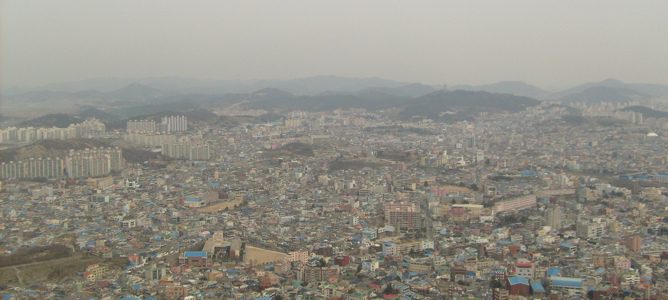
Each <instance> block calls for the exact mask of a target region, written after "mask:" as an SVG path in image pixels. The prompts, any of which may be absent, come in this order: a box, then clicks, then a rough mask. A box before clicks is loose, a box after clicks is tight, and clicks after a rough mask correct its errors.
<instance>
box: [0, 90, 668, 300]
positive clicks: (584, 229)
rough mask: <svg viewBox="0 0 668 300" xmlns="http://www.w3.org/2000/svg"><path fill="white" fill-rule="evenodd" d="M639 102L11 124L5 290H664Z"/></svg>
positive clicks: (667, 286) (86, 293)
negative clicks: (404, 116)
mask: <svg viewBox="0 0 668 300" xmlns="http://www.w3.org/2000/svg"><path fill="white" fill-rule="evenodd" d="M630 104H633V103H625V104H624V105H622V104H619V105H616V106H610V105H607V104H599V105H589V106H584V107H580V109H581V111H582V113H581V114H580V115H579V117H578V118H580V119H582V120H579V119H578V120H574V119H577V118H576V117H575V116H574V113H573V111H574V110H576V109H575V108H573V107H571V106H567V105H562V104H555V103H550V102H545V103H541V104H539V105H536V106H532V107H529V108H527V109H525V110H521V111H518V112H498V113H480V114H479V115H478V116H476V118H475V119H474V120H465V121H459V122H439V121H433V120H430V119H425V118H420V119H413V120H397V119H392V118H388V117H386V116H385V115H383V114H382V112H381V113H376V112H373V111H366V110H364V109H337V110H333V111H323V112H314V111H310V112H307V111H291V112H289V113H286V114H284V115H277V116H274V120H272V121H263V122H256V121H249V122H239V123H238V124H237V125H234V126H229V125H225V126H218V125H215V124H213V123H210V122H202V121H201V120H196V119H194V118H193V117H191V118H187V117H186V115H187V114H190V115H193V114H192V112H187V113H185V114H182V115H161V114H158V115H155V116H153V117H152V118H147V119H143V120H134V119H132V120H128V121H127V123H126V130H119V129H113V130H107V129H106V128H105V125H104V124H103V123H102V122H101V121H100V120H98V119H94V118H91V119H87V120H85V121H84V122H83V123H80V124H71V125H69V126H67V127H64V128H62V129H61V128H34V127H15V126H13V127H8V128H6V129H3V130H2V142H3V144H4V145H6V149H19V150H14V157H15V158H14V159H16V160H11V161H4V162H3V163H2V168H1V169H0V171H1V172H0V176H1V177H2V197H0V199H2V200H0V201H2V211H1V213H2V218H3V220H7V221H6V222H3V223H2V224H1V225H0V238H1V241H2V244H0V250H2V251H3V252H4V256H2V257H1V258H2V259H1V260H0V270H1V271H2V272H0V274H1V275H0V276H1V278H0V282H2V286H0V288H2V289H4V291H3V293H4V294H5V295H8V296H7V297H10V298H8V299H12V298H11V297H13V296H11V295H14V297H18V298H19V299H22V298H53V297H63V296H65V295H80V296H81V297H86V298H88V297H95V298H98V297H99V298H100V299H107V298H123V299H134V298H142V299H155V298H157V299H210V298H225V299H279V298H280V299H323V298H326V299H376V298H384V299H394V298H402V299H436V298H446V299H451V298H456V297H465V298H471V297H472V298H474V299H540V298H546V299H548V298H549V299H579V298H583V297H588V298H592V299H608V298H610V297H613V298H616V297H624V296H630V297H635V298H645V299H661V298H663V297H665V296H666V295H667V293H668V277H666V276H665V275H666V274H667V273H666V268H667V267H668V266H667V265H666V261H667V260H668V237H667V236H666V235H668V225H667V223H668V210H666V202H667V201H668V198H667V197H666V193H667V192H668V191H666V187H667V184H668V173H666V171H667V170H666V168H665V166H666V163H667V160H668V150H666V142H667V140H666V137H664V136H662V135H660V134H657V132H663V131H664V130H665V129H664V128H666V126H668V118H648V117H644V116H643V114H642V113H638V112H635V113H624V112H622V111H620V109H619V108H621V107H626V106H628V105H630ZM574 106H575V107H577V105H574ZM199 113H200V114H201V112H199ZM583 120H584V121H583ZM45 132H52V133H53V134H45ZM58 142H65V143H58ZM44 145H46V146H48V147H50V148H49V149H46V150H45V149H41V148H40V147H39V146H44ZM13 147H18V148H13ZM36 147H37V148H40V149H41V150H40V149H36ZM69 147H73V148H69ZM42 148H43V147H42ZM54 149H60V150H62V151H61V152H62V153H63V155H62V156H58V157H56V156H51V157H48V156H46V157H45V156H43V155H49V154H52V153H54V151H56V150H54ZM3 151H5V152H7V151H8V150H3ZM56 152H57V151H56ZM137 152H141V153H143V154H144V155H140V156H139V159H138V157H137V156H138V154H137ZM146 155H148V156H146Z"/></svg>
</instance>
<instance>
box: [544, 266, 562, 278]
mask: <svg viewBox="0 0 668 300" xmlns="http://www.w3.org/2000/svg"><path fill="white" fill-rule="evenodd" d="M545 274H547V277H552V276H559V274H561V268H559V267H549V268H548V269H547V271H546V272H545Z"/></svg>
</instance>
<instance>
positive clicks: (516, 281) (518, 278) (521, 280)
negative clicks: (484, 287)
mask: <svg viewBox="0 0 668 300" xmlns="http://www.w3.org/2000/svg"><path fill="white" fill-rule="evenodd" d="M508 282H510V285H516V284H523V285H529V279H528V278H526V277H522V276H513V277H509V278H508Z"/></svg>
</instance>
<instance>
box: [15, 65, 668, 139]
mask: <svg viewBox="0 0 668 300" xmlns="http://www.w3.org/2000/svg"><path fill="white" fill-rule="evenodd" d="M2 97H3V102H4V103H5V104H10V105H14V107H17V108H18V109H20V108H21V107H23V106H25V104H26V103H29V104H31V105H30V107H32V108H39V107H44V109H45V112H48V111H49V107H53V106H60V105H61V104H62V106H63V107H65V106H66V107H74V108H77V107H78V108H80V111H79V112H77V113H72V114H70V115H47V116H44V117H42V118H37V119H33V120H30V121H29V122H27V123H25V125H32V126H59V127H62V126H67V125H68V124H69V123H72V122H75V121H80V120H82V119H85V118H89V117H96V118H99V119H101V120H103V121H104V122H105V123H106V124H107V126H109V127H110V128H122V127H123V126H124V122H125V120H127V119H130V118H137V117H142V116H150V115H156V114H160V113H164V112H184V111H185V112H191V111H199V112H201V111H204V110H205V109H207V108H210V107H212V106H216V107H221V106H226V105H232V104H238V105H239V107H241V108H246V109H262V110H266V111H267V112H284V111H291V110H306V111H327V110H333V109H346V108H364V109H368V110H392V111H394V112H395V113H396V114H397V116H398V117H401V118H407V117H413V116H418V117H428V118H432V119H441V120H444V119H447V120H455V119H462V118H464V119H466V118H471V117H472V116H473V115H475V114H477V113H480V112H485V111H488V112H491V111H511V112H512V111H518V110H521V109H524V108H526V107H529V106H532V105H536V104H537V103H538V102H537V100H536V99H539V100H546V101H554V102H562V103H566V104H568V103H575V102H582V103H590V104H591V103H600V102H629V101H632V100H646V99H661V98H664V99H668V86H663V85H658V84H635V83H624V82H622V81H619V80H615V79H606V80H603V81H600V82H592V83H585V84H582V85H579V86H576V87H573V88H569V89H566V90H563V91H558V92H550V91H546V90H544V89H541V88H539V87H535V86H532V85H529V84H527V83H524V82H520V81H502V82H497V83H493V84H486V85H477V86H473V85H462V86H455V87H452V88H450V89H447V90H445V89H436V88H435V87H433V86H430V85H425V84H420V83H408V82H399V81H392V80H385V79H380V78H346V77H336V76H316V77H308V78H300V79H293V80H258V81H220V80H218V81H216V80H195V79H187V78H173V77H163V78H144V79H136V80H135V81H130V80H128V79H117V78H106V79H105V78H102V79H100V78H98V79H90V80H83V81H78V82H70V83H60V84H52V85H49V86H45V87H43V89H36V90H30V91H26V92H22V93H19V94H14V95H6V94H3V96H2ZM455 115H457V116H456V117H455ZM199 117H201V118H206V119H207V122H210V121H211V120H217V117H215V116H211V115H209V116H203V115H201V114H200V116H199ZM226 124H227V123H226Z"/></svg>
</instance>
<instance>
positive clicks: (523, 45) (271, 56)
mask: <svg viewBox="0 0 668 300" xmlns="http://www.w3.org/2000/svg"><path fill="white" fill-rule="evenodd" d="M68 3H69V5H67V6H65V5H62V3H55V2H48V1H4V2H2V3H1V4H0V5H1V6H0V8H1V9H0V20H1V21H0V22H1V23H0V26H1V27H0V28H1V31H0V34H1V35H0V53H1V54H0V75H1V77H0V86H3V87H5V88H6V87H15V86H18V87H38V86H43V85H47V84H51V83H59V82H70V81H78V80H82V79H89V78H99V77H102V78H106V77H118V78H144V77H171V76H175V77H183V78H196V79H205V80H208V79H211V80H264V79H279V80H284V79H294V78H303V77H311V76H320V75H334V76H341V77H356V78H366V77H379V78H384V79H391V80H397V81H404V82H421V83H425V84H430V85H443V84H447V85H449V86H452V85H460V84H473V85H477V84H489V83H493V82H498V81H523V82H527V83H529V84H532V85H536V86H538V87H541V88H546V89H555V88H565V87H569V86H573V85H577V84H580V83H584V82H596V81H601V80H603V79H607V78H615V79H619V80H622V81H625V82H644V83H659V84H668V54H666V53H668V39H665V36H668V2H665V1H640V2H628V1H606V2H601V1H577V2H576V1H560V2H559V3H535V1H529V0H517V1H511V2H504V3H490V2H483V1H447V2H445V1H427V2H421V3H419V4H416V3H412V2H411V3H409V2H396V1H395V2H387V1H365V2H362V3H359V2H356V1H336V2H332V3H312V2H311V1H305V0H299V1H292V2H289V3H280V4H279V3H265V2H262V1H243V2H241V1H239V2H237V1H203V2H198V3H197V5H195V4H193V3H191V2H170V3H168V4H167V5H165V4H164V2H163V1H160V2H158V1H143V2H141V3H139V4H137V3H135V2H130V1H114V2H110V3H99V2H98V3H92V2H89V1H83V0H73V1H70V2H68Z"/></svg>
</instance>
